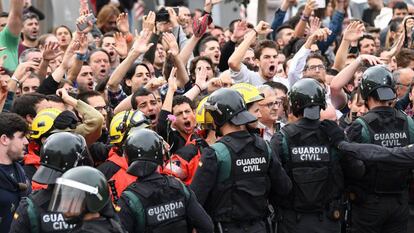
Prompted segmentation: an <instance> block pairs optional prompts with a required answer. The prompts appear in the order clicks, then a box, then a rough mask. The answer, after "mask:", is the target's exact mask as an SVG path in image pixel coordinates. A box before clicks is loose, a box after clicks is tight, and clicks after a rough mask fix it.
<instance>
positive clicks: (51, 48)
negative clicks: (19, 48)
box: [42, 42, 60, 61]
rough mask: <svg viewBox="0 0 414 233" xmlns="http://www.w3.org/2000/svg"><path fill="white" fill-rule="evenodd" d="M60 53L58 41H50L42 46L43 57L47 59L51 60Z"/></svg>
mask: <svg viewBox="0 0 414 233" xmlns="http://www.w3.org/2000/svg"><path fill="white" fill-rule="evenodd" d="M59 55H60V50H59V43H58V42H48V43H46V44H45V46H43V48H42V57H43V60H45V61H50V60H53V59H55V58H56V57H58V56H59Z"/></svg>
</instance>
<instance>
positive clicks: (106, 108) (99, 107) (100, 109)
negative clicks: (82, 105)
mask: <svg viewBox="0 0 414 233" xmlns="http://www.w3.org/2000/svg"><path fill="white" fill-rule="evenodd" d="M94 108H95V109H96V110H98V111H99V112H101V111H102V110H105V111H107V112H109V111H110V110H111V107H109V106H107V105H105V106H96V107H94Z"/></svg>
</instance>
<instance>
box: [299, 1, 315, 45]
mask: <svg viewBox="0 0 414 233" xmlns="http://www.w3.org/2000/svg"><path fill="white" fill-rule="evenodd" d="M316 7H317V5H316V1H315V0H308V1H307V2H306V5H305V9H304V10H303V12H302V16H301V17H300V20H299V23H298V24H296V27H295V37H303V36H304V35H305V29H306V24H307V23H308V22H309V18H310V16H311V14H312V12H313V11H314V10H315V9H316Z"/></svg>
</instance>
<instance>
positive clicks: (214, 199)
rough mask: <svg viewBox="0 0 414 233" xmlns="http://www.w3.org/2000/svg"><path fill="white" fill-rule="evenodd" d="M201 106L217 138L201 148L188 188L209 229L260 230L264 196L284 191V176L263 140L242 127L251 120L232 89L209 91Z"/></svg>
mask: <svg viewBox="0 0 414 233" xmlns="http://www.w3.org/2000/svg"><path fill="white" fill-rule="evenodd" d="M205 109H206V111H207V112H208V113H210V114H211V116H212V117H213V119H214V125H215V127H216V131H217V133H218V134H219V135H223V137H222V138H221V139H220V140H219V141H218V142H216V143H215V144H213V145H212V146H211V148H206V149H205V150H204V151H203V154H202V156H201V162H200V163H199V167H198V169H197V172H196V175H195V178H194V180H193V183H192V184H191V188H192V189H193V190H194V192H195V193H196V195H197V198H198V200H199V202H200V203H202V204H203V206H204V207H205V209H206V210H207V212H208V213H209V215H210V216H211V218H212V219H213V222H214V224H215V232H266V228H267V225H266V223H265V222H266V218H267V215H268V213H267V209H268V203H269V197H270V196H271V195H273V194H280V195H283V194H287V193H288V192H289V191H290V189H291V185H292V184H291V182H290V179H289V177H288V176H287V175H286V173H285V171H284V170H283V168H282V166H281V164H280V162H279V159H278V158H277V157H276V156H275V154H274V153H273V152H272V151H271V149H270V147H269V146H268V145H267V143H266V142H265V141H264V140H263V139H261V138H260V137H259V136H258V135H256V134H250V133H249V132H248V131H247V128H246V125H247V124H249V123H252V122H254V121H256V120H257V118H256V117H254V116H253V115H252V114H251V113H249V112H248V111H247V109H246V104H245V102H244V100H243V97H242V96H241V95H240V93H238V92H237V91H236V90H233V89H229V88H223V89H219V90H217V91H215V92H213V93H212V94H211V95H210V96H209V98H208V99H207V102H206V103H205Z"/></svg>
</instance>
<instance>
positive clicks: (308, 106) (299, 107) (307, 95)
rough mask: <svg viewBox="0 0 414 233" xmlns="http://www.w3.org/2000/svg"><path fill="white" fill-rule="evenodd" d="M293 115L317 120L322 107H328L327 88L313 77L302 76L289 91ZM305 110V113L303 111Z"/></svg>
mask: <svg viewBox="0 0 414 233" xmlns="http://www.w3.org/2000/svg"><path fill="white" fill-rule="evenodd" d="M288 96H289V100H290V106H291V109H292V112H293V115H295V116H296V117H298V116H299V115H303V117H304V118H308V119H310V120H317V119H319V118H320V111H321V109H325V108H326V100H325V89H324V88H323V87H322V85H321V84H320V83H319V82H318V81H316V80H315V79H313V78H302V79H301V80H299V81H297V82H296V83H295V84H294V85H293V86H292V88H291V89H290V91H289V93H288ZM302 112H303V113H302Z"/></svg>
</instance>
